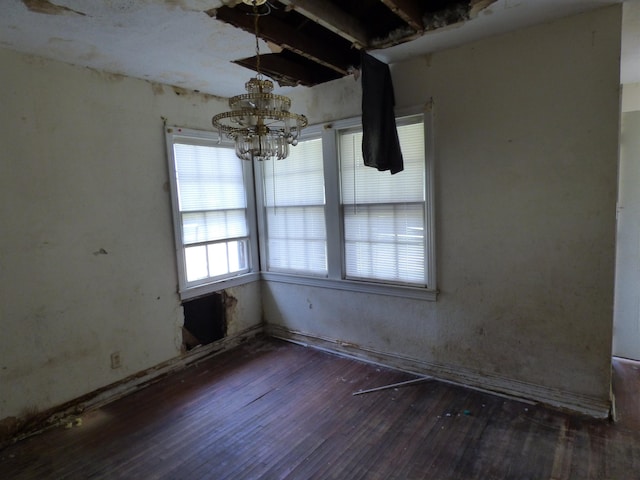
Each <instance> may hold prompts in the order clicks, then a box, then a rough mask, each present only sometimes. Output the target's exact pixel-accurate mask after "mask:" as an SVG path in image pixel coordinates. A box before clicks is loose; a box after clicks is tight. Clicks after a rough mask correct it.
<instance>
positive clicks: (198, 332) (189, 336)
mask: <svg viewBox="0 0 640 480" xmlns="http://www.w3.org/2000/svg"><path fill="white" fill-rule="evenodd" d="M182 307H183V310H184V326H183V327H182V349H183V351H189V350H191V349H193V348H195V347H197V346H199V345H207V344H209V343H212V342H215V341H216V340H220V339H222V338H224V337H225V336H226V334H227V312H226V294H225V293H224V292H222V293H212V294H210V295H207V296H206V297H201V298H196V299H194V300H189V301H187V302H183V303H182Z"/></svg>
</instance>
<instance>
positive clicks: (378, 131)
mask: <svg viewBox="0 0 640 480" xmlns="http://www.w3.org/2000/svg"><path fill="white" fill-rule="evenodd" d="M360 69H361V72H362V157H363V158H364V164H365V165H367V166H369V167H374V168H377V169H378V170H380V171H385V170H390V171H391V174H394V173H398V172H401V171H402V170H403V169H404V162H403V160H402V152H401V151H400V141H399V140H398V130H397V129H396V117H395V114H394V106H395V96H394V93H393V82H392V80H391V72H390V71H389V65H387V64H386V63H384V62H381V61H380V60H378V59H376V58H374V57H372V56H371V55H369V54H368V53H366V52H364V51H362V53H361V66H360Z"/></svg>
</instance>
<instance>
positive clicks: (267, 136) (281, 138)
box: [211, 0, 307, 161]
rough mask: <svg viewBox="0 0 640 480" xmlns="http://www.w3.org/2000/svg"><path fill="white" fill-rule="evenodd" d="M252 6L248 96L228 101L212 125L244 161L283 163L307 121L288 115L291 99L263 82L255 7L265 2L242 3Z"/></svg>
mask: <svg viewBox="0 0 640 480" xmlns="http://www.w3.org/2000/svg"><path fill="white" fill-rule="evenodd" d="M242 1H243V2H244V3H246V4H247V5H252V6H253V16H254V30H255V37H256V71H257V75H256V76H255V77H253V78H251V79H250V80H249V81H248V82H247V83H245V86H244V88H245V90H246V91H247V93H243V94H242V95H236V96H235V97H231V98H230V99H229V107H230V108H231V111H229V112H223V113H219V114H218V115H215V116H214V117H213V118H212V119H211V122H212V123H213V126H214V127H216V128H217V129H218V131H219V132H220V136H222V134H223V133H224V134H225V135H226V136H227V137H229V138H231V139H233V141H234V143H235V147H236V155H237V156H238V157H240V158H241V159H243V160H259V161H262V160H282V159H283V158H286V157H287V156H288V155H289V145H293V146H294V147H295V146H296V145H297V144H298V136H299V135H300V131H301V130H302V128H304V127H306V126H307V117H305V116H304V115H300V114H298V113H293V112H290V111H289V109H290V108H291V99H289V98H288V97H285V96H283V95H277V94H275V93H272V92H273V82H272V81H270V80H266V79H265V78H264V77H263V75H262V73H261V71H260V47H259V45H258V17H259V16H260V15H259V14H258V5H262V4H264V3H265V2H266V0H242Z"/></svg>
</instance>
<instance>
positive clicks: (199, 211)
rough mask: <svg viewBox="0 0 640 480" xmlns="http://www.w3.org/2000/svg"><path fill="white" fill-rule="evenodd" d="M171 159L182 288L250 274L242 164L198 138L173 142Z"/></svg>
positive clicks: (230, 151) (231, 154)
mask: <svg viewBox="0 0 640 480" xmlns="http://www.w3.org/2000/svg"><path fill="white" fill-rule="evenodd" d="M172 154H173V155H172V158H173V166H174V169H175V172H174V173H175V176H174V177H173V179H174V181H175V197H176V199H177V207H178V208H177V210H178V212H177V216H178V223H179V229H180V232H179V234H180V235H179V236H180V240H181V242H180V243H181V247H182V253H183V257H182V262H181V266H182V270H183V275H184V278H183V281H184V286H186V287H190V286H194V285H200V284H203V283H208V282H211V281H213V280H218V279H224V278H228V277H230V276H234V275H238V274H241V273H245V272H248V271H249V269H250V258H249V257H250V255H249V251H250V249H249V229H248V221H247V198H246V192H245V179H244V173H243V166H242V160H240V159H239V158H237V157H236V155H235V152H234V150H233V149H231V148H225V147H222V146H218V145H216V144H215V143H214V142H213V141H210V142H207V141H204V140H203V139H202V138H191V137H188V136H183V137H174V138H173V141H172Z"/></svg>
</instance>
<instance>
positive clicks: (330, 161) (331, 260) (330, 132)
mask: <svg viewBox="0 0 640 480" xmlns="http://www.w3.org/2000/svg"><path fill="white" fill-rule="evenodd" d="M418 115H421V116H422V121H423V127H424V139H425V160H424V161H425V165H424V175H425V189H426V192H425V202H424V203H425V205H424V209H425V230H426V231H425V239H424V241H425V259H424V260H425V263H426V270H427V275H426V278H425V282H426V285H425V286H416V285H410V284H401V283H387V282H382V281H375V280H369V279H358V280H351V279H346V278H345V267H344V265H345V258H344V255H345V253H344V252H345V248H344V222H343V216H342V215H343V214H342V202H341V191H340V164H339V158H338V134H339V131H340V130H347V129H353V128H357V127H361V118H360V117H356V118H349V119H344V120H339V121H336V122H332V123H331V124H328V125H316V126H311V127H309V128H308V129H307V130H309V133H308V134H309V135H313V134H314V133H315V134H316V135H317V132H318V129H320V131H321V132H322V150H323V157H324V158H323V162H324V176H325V178H324V183H325V201H326V203H325V222H326V231H327V266H328V275H327V277H326V278H322V277H317V276H316V277H313V276H311V275H299V274H290V273H279V272H268V271H266V269H263V270H262V273H261V278H262V279H264V280H267V281H274V282H282V283H292V284H298V285H309V286H318V287H325V288H333V289H338V290H348V291H355V292H362V293H371V294H377V295H391V296H397V297H403V298H412V299H419V300H428V301H435V300H437V296H438V290H437V285H436V278H437V275H436V250H435V249H436V242H435V240H436V236H435V204H434V200H435V190H434V187H435V185H434V171H435V168H434V167H435V165H434V163H435V147H434V125H433V123H434V122H433V116H434V113H433V105H432V103H431V102H429V103H428V104H427V105H426V107H424V108H412V109H406V110H402V111H398V112H396V118H398V120H400V121H402V119H403V118H405V117H411V116H418ZM380 174H381V175H385V174H386V175H389V173H388V172H381V173H380ZM258 176H259V172H258V171H257V170H256V178H258V179H259V181H257V182H256V184H257V185H259V184H261V180H262V179H261V178H259V177H258ZM257 198H258V199H260V198H261V195H260V194H258V195H257ZM258 212H259V214H258V222H259V225H260V232H264V231H266V230H264V229H263V227H264V223H261V222H265V219H264V218H263V217H264V213H263V212H264V206H263V205H261V201H260V205H259V207H258ZM261 217H262V218H261ZM263 242H266V239H261V251H265V250H262V249H263V248H264V247H265V245H264V244H263Z"/></svg>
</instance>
